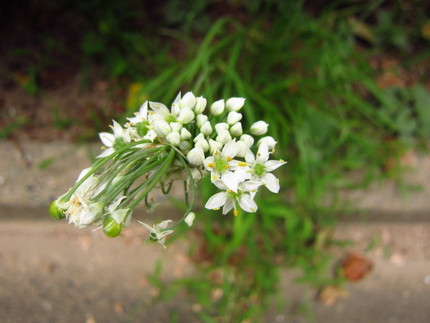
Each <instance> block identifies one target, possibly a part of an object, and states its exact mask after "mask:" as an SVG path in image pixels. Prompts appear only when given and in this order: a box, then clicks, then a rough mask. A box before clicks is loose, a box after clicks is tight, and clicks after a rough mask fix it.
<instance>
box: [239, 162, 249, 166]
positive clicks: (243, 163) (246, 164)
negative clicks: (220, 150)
mask: <svg viewBox="0 0 430 323" xmlns="http://www.w3.org/2000/svg"><path fill="white" fill-rule="evenodd" d="M238 165H239V166H248V163H245V162H239V164H238Z"/></svg>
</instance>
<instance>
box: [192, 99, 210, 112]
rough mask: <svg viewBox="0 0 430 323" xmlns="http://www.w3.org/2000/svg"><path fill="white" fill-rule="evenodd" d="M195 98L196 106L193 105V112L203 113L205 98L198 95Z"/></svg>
mask: <svg viewBox="0 0 430 323" xmlns="http://www.w3.org/2000/svg"><path fill="white" fill-rule="evenodd" d="M196 100H197V102H196V106H195V107H194V112H195V113H196V114H199V113H203V111H205V108H206V104H207V101H206V99H205V98H204V97H199V98H197V99H196Z"/></svg>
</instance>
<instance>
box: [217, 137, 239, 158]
mask: <svg viewBox="0 0 430 323" xmlns="http://www.w3.org/2000/svg"><path fill="white" fill-rule="evenodd" d="M236 154H237V147H236V141H235V140H232V141H229V142H228V143H226V145H225V146H224V148H223V149H222V152H221V155H222V156H224V157H226V158H231V159H233V158H234V157H236Z"/></svg>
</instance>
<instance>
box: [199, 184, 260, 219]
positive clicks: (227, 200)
mask: <svg viewBox="0 0 430 323" xmlns="http://www.w3.org/2000/svg"><path fill="white" fill-rule="evenodd" d="M214 184H215V185H216V187H218V188H219V189H221V190H224V191H223V192H219V193H216V194H215V195H213V196H211V197H210V198H209V200H208V201H207V202H206V205H205V208H207V209H210V210H219V209H220V208H221V207H223V209H222V214H227V213H228V212H229V211H230V210H231V209H234V215H238V214H239V212H238V210H237V206H238V205H239V206H240V208H241V209H243V210H244V211H246V212H250V213H253V212H256V211H257V208H258V206H257V203H255V201H254V196H255V193H256V192H257V190H258V187H259V185H260V184H259V183H258V182H250V181H246V182H242V183H240V184H239V186H238V191H237V192H234V191H232V190H230V189H229V188H228V187H227V186H226V185H225V183H223V182H222V181H216V182H214Z"/></svg>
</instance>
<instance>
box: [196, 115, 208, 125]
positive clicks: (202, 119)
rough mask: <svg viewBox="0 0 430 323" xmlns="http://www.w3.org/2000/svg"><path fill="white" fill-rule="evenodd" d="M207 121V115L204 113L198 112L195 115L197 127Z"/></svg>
mask: <svg viewBox="0 0 430 323" xmlns="http://www.w3.org/2000/svg"><path fill="white" fill-rule="evenodd" d="M206 121H208V116H207V115H204V114H198V115H197V117H196V124H197V127H199V128H201V126H202V125H203V124H204V123H205V122H206Z"/></svg>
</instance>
